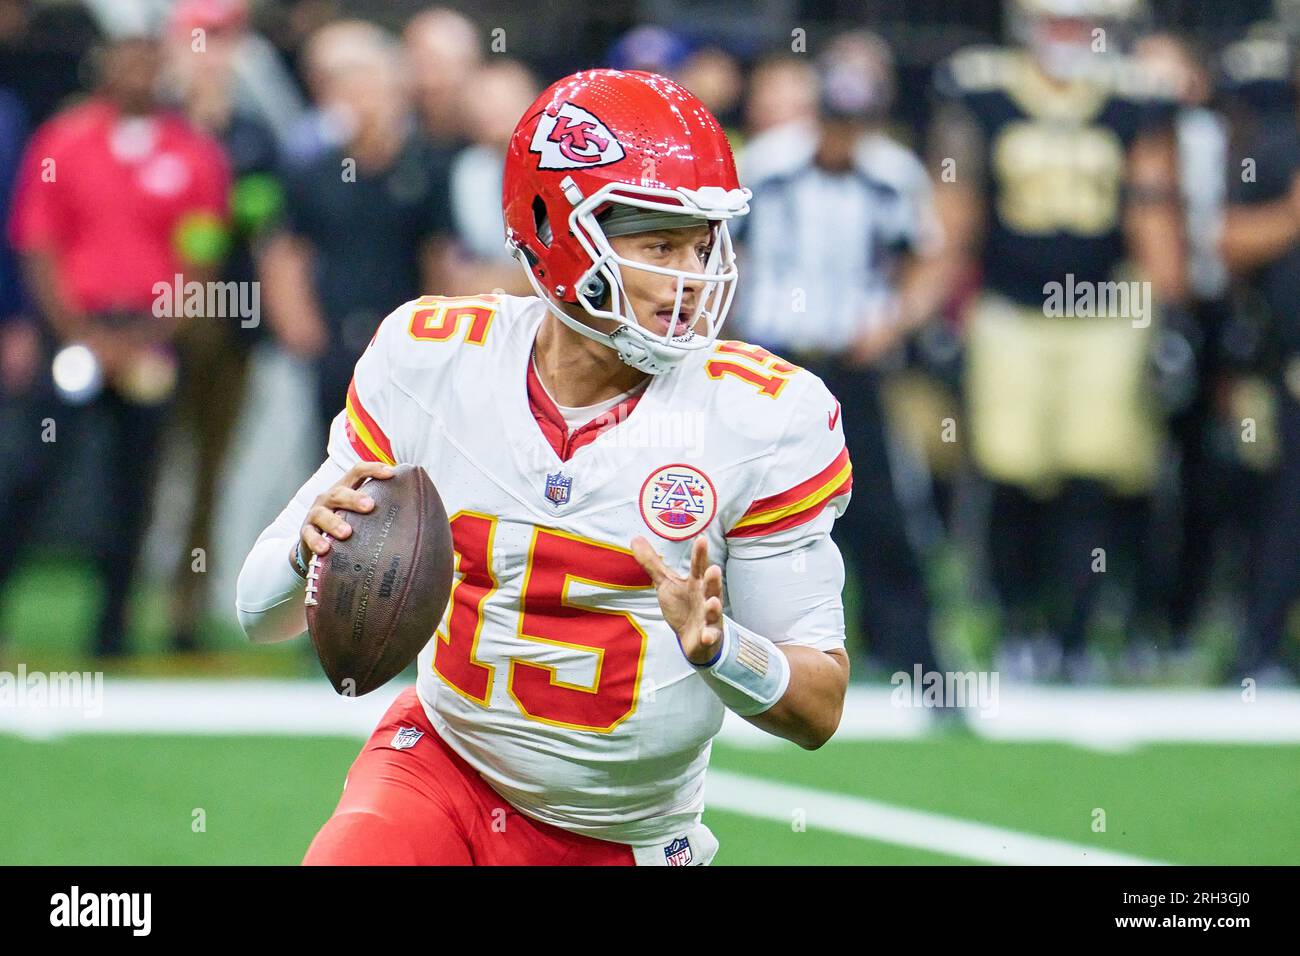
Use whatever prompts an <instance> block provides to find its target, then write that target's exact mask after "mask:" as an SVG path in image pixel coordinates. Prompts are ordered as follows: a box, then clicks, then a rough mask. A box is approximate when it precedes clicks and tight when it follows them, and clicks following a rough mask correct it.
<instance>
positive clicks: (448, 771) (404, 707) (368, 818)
mask: <svg viewBox="0 0 1300 956" xmlns="http://www.w3.org/2000/svg"><path fill="white" fill-rule="evenodd" d="M402 728H407V729H408V730H407V732H406V733H405V734H404V735H403V737H402V739H401V740H397V739H395V738H396V736H397V734H398V732H399V730H400V729H402ZM410 728H414V731H411V730H410ZM415 731H423V736H420V737H418V738H417V737H416V734H415ZM412 739H414V743H411V744H410V746H407V747H403V748H398V747H395V746H394V743H399V742H401V743H410V741H411V740H412ZM302 862H303V865H305V866H318V865H325V866H328V865H385V864H387V865H399V866H403V865H405V866H409V865H435V866H439V865H441V866H446V865H472V864H479V865H488V866H492V865H507V866H517V865H532V866H548V865H605V866H618V865H622V866H631V865H633V858H632V848H631V847H629V846H626V845H625V844H622V843H611V842H609V841H607V840H597V839H594V838H592V837H587V836H580V835H579V834H576V833H570V832H569V831H567V830H562V829H560V828H559V827H555V826H551V825H550V824H547V823H541V822H539V821H537V820H533V819H531V818H529V817H526V816H524V815H523V814H521V813H520V812H519V811H518V810H516V809H515V808H514V807H512V806H511V805H510V804H509V803H508V802H507V801H506V800H504V799H503V798H502V797H501V796H500V795H498V794H497V792H496V791H495V790H493V789H492V788H491V787H490V786H488V785H487V783H486V782H485V781H484V780H483V778H482V777H480V776H479V775H478V773H477V772H476V771H475V770H474V768H472V767H471V766H470V765H469V764H468V763H466V762H465V760H464V759H463V758H462V757H461V756H460V755H459V754H457V753H456V752H455V751H453V750H452V749H451V748H450V747H448V746H447V745H446V744H445V743H444V742H443V740H442V738H441V737H439V736H438V733H437V731H435V730H434V729H433V728H432V727H431V726H430V725H429V721H428V719H427V718H426V717H425V714H424V708H423V707H422V706H421V705H420V701H419V699H418V698H417V697H416V696H415V689H414V688H408V689H407V690H404V691H403V692H402V693H401V694H400V695H399V696H398V698H397V700H395V701H393V705H392V706H391V707H389V708H388V713H386V714H384V718H383V720H381V721H380V722H379V726H378V727H377V728H376V729H375V732H374V733H373V734H372V735H371V736H370V740H369V741H368V742H367V743H366V746H365V747H364V748H363V749H362V751H361V754H360V756H358V757H357V759H356V760H355V761H354V762H353V764H352V769H351V770H349V771H348V776H347V781H346V783H345V784H344V790H343V796H342V798H340V800H339V805H338V807H336V808H335V810H334V815H333V816H332V817H330V818H329V820H327V821H326V822H325V825H324V826H323V827H321V829H320V832H319V833H317V834H316V839H314V840H312V841H311V846H310V847H308V848H307V856H306V857H304V858H303V861H302Z"/></svg>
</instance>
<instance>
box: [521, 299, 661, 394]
mask: <svg viewBox="0 0 1300 956" xmlns="http://www.w3.org/2000/svg"><path fill="white" fill-rule="evenodd" d="M533 354H534V356H535V357H536V361H537V374H538V377H540V378H541V380H542V385H543V386H545V388H546V391H547V392H548V393H549V394H550V396H551V398H553V399H554V400H555V403H556V404H557V405H564V406H567V407H570V408H581V407H583V406H585V405H594V404H596V403H597V402H603V401H605V400H606V399H608V398H613V397H614V396H615V395H619V394H621V393H623V392H626V391H629V390H630V389H633V388H635V387H636V386H637V385H639V384H640V383H641V382H643V381H645V379H647V378H648V377H649V376H648V375H647V374H646V373H645V372H641V371H638V370H637V369H634V368H632V367H631V366H630V365H625V364H623V362H622V360H621V359H619V357H618V355H617V354H616V353H615V352H614V350H613V349H609V348H606V347H605V346H603V345H601V344H600V343H599V342H593V341H591V339H588V338H585V337H584V336H582V335H579V334H578V333H577V332H575V331H573V330H572V329H571V328H569V327H568V326H566V325H565V324H564V323H563V322H561V321H560V320H559V319H557V318H556V317H555V316H553V315H549V314H548V315H547V316H546V318H545V319H543V320H542V325H541V328H539V329H538V330H537V341H536V342H535V343H534V347H533Z"/></svg>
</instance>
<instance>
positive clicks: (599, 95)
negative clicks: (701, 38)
mask: <svg viewBox="0 0 1300 956" xmlns="http://www.w3.org/2000/svg"><path fill="white" fill-rule="evenodd" d="M566 179H572V181H573V184H574V185H575V186H576V187H577V189H578V190H579V191H580V192H581V195H582V196H584V197H585V196H590V195H592V194H593V193H594V192H596V190H598V189H600V188H601V187H603V186H605V185H606V184H609V183H625V184H628V185H632V186H651V187H658V188H664V189H679V188H684V189H692V190H693V189H700V188H704V187H716V188H720V189H723V190H727V191H730V190H733V189H738V188H739V187H740V184H739V182H738V180H737V178H736V163H735V159H734V158H733V157H732V154H731V145H730V144H729V143H728V142H727V137H726V134H725V133H723V131H722V127H721V126H719V125H718V121H717V120H716V119H714V117H713V114H712V113H710V112H709V110H708V108H707V107H705V105H704V104H703V103H701V102H700V101H699V100H698V99H697V98H696V97H695V96H694V94H692V93H690V92H688V91H687V90H686V89H685V88H683V87H682V86H680V85H678V84H677V83H674V82H673V81H672V80H670V79H668V78H667V77H664V76H659V75H658V74H655V73H646V72H643V71H640V70H630V71H624V70H584V71H582V72H580V73H574V74H573V75H572V76H568V77H565V78H564V79H562V80H560V81H558V82H557V83H554V84H552V85H551V86H550V87H549V88H548V89H547V90H546V91H545V92H543V93H542V95H541V96H539V97H538V98H537V100H536V101H535V102H534V103H533V105H532V106H530V107H529V108H528V111H527V112H526V113H525V114H524V116H523V118H522V119H521V120H520V121H519V125H518V126H516V127H515V132H514V135H513V136H512V137H511V140H510V148H509V150H508V152H507V154H506V166H505V175H504V188H503V190H502V206H503V211H504V214H505V223H506V237H507V239H508V241H509V242H510V243H511V244H513V245H514V246H516V247H517V248H520V249H523V250H524V251H525V253H526V256H527V259H528V262H529V265H530V267H531V268H532V271H533V274H534V275H535V276H536V277H537V280H538V282H539V283H540V284H541V286H542V287H543V288H544V289H546V290H547V291H548V292H551V293H553V294H555V296H556V298H557V299H560V300H562V301H567V302H575V301H576V295H577V291H576V288H575V287H576V285H577V282H578V279H579V278H580V277H581V276H582V274H583V273H584V272H585V271H586V270H587V269H589V268H590V267H591V265H592V259H591V257H590V256H589V255H588V254H587V252H586V250H584V249H583V247H582V245H581V244H580V243H579V242H578V241H577V240H576V239H575V238H574V236H573V235H572V233H571V232H570V231H569V225H568V224H569V214H570V212H572V210H573V207H574V205H575V202H576V199H575V198H574V197H572V196H566V195H565V191H564V188H563V187H562V186H561V183H562V182H564V181H565V180H566ZM543 207H544V212H545V217H546V220H548V221H549V223H550V226H551V229H552V231H553V235H552V238H551V242H550V244H549V246H548V245H547V244H545V243H544V242H543V241H542V238H541V237H540V236H539V235H538V234H537V226H538V222H539V219H540V213H541V212H542V211H543ZM687 211H689V206H687V205H686V204H685V203H684V204H683V212H687ZM557 290H562V291H557Z"/></svg>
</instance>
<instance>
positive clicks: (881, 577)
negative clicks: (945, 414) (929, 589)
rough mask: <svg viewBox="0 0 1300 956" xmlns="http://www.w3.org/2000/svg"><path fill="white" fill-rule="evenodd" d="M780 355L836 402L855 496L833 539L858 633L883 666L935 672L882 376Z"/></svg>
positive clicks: (830, 360)
mask: <svg viewBox="0 0 1300 956" xmlns="http://www.w3.org/2000/svg"><path fill="white" fill-rule="evenodd" d="M785 357H787V358H788V359H789V360H790V361H792V362H794V363H796V364H797V365H800V366H802V367H803V368H806V369H807V370H808V371H810V372H812V373H814V374H815V375H817V376H818V377H820V378H821V380H822V381H823V382H825V383H826V387H827V388H829V389H830V391H831V394H832V395H834V396H835V397H836V398H837V399H839V402H840V408H841V414H842V419H843V428H844V440H845V444H846V445H847V446H848V451H849V457H850V458H851V459H852V462H853V496H852V498H851V499H850V501H849V507H848V510H847V511H846V512H845V513H844V515H843V516H842V517H840V518H839V519H838V520H837V521H836V522H835V526H834V530H833V531H832V537H833V538H834V539H835V543H836V544H837V545H838V546H839V548H840V550H841V552H843V553H844V554H845V555H846V556H847V557H848V559H849V561H850V562H851V563H852V567H851V569H850V573H852V574H854V576H855V579H856V582H857V591H858V605H859V617H858V625H859V631H860V633H861V635H862V637H863V639H864V640H865V642H866V645H867V648H868V650H869V652H870V653H871V654H872V655H873V656H874V657H876V658H878V659H879V660H880V661H882V662H883V663H884V664H886V665H887V666H889V667H894V668H898V669H900V670H905V671H907V672H908V673H909V674H910V673H911V671H912V668H913V666H914V665H916V664H920V665H921V666H922V669H923V670H924V671H931V670H938V669H939V662H938V658H937V656H936V654H935V650H934V640H933V634H932V631H931V626H930V602H929V599H928V597H927V596H926V590H925V579H924V577H923V575H922V573H921V565H920V561H919V559H918V557H917V554H916V550H915V548H914V547H913V546H912V542H911V540H910V539H909V538H908V536H907V530H906V522H905V519H904V516H903V507H902V504H901V503H900V502H899V500H898V495H897V494H896V493H895V491H894V480H893V472H892V467H891V464H890V460H889V439H888V431H887V428H888V425H887V422H886V420H885V409H884V403H883V401H882V399H881V394H880V391H881V375H880V373H879V372H878V371H876V370H875V369H872V368H870V367H862V366H854V365H850V364H848V363H847V362H845V361H843V360H842V359H840V358H838V357H836V356H812V355H799V354H793V355H792V354H789V353H788V352H787V353H786V356H785Z"/></svg>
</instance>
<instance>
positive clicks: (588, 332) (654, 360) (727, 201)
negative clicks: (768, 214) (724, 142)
mask: <svg viewBox="0 0 1300 956" xmlns="http://www.w3.org/2000/svg"><path fill="white" fill-rule="evenodd" d="M562 185H563V186H564V191H565V196H567V197H568V199H569V201H570V202H572V203H573V204H574V206H573V211H572V212H571V213H570V214H569V229H570V230H571V231H572V232H573V234H574V236H576V237H577V239H578V242H579V243H580V244H581V245H582V247H583V249H584V250H585V251H586V253H587V254H588V255H589V256H590V257H591V260H592V264H591V268H589V269H588V270H587V271H586V272H584V273H583V275H582V277H581V278H580V279H579V280H578V292H579V294H578V297H577V298H578V303H579V304H580V305H581V306H582V308H583V310H584V311H585V312H586V313H587V314H588V315H590V316H592V317H593V318H600V319H610V320H612V321H614V322H617V323H618V326H619V327H618V328H617V329H615V330H614V331H613V332H611V333H605V332H600V331H598V330H596V329H593V328H592V327H591V326H589V325H587V324H586V323H585V322H582V321H580V320H578V319H576V318H574V317H573V316H571V315H569V314H568V313H567V312H565V311H564V310H563V309H562V308H560V307H559V305H558V304H557V303H556V301H555V299H554V298H552V296H550V295H548V294H547V293H546V291H545V290H543V289H542V287H541V283H539V282H538V280H537V278H536V276H534V275H533V271H532V269H530V268H528V264H527V262H526V261H525V260H524V259H523V253H522V250H518V249H517V250H516V253H517V255H518V256H519V257H520V260H521V261H522V262H523V263H524V268H525V271H526V272H527V274H528V279H529V282H531V283H532V286H533V290H534V291H535V292H536V293H537V295H538V296H539V297H540V298H541V299H542V300H543V301H545V302H546V304H547V308H549V309H550V311H551V313H552V314H553V315H555V317H556V318H558V319H559V320H560V321H561V322H563V323H564V324H565V325H567V326H568V327H569V328H571V329H573V330H574V331H575V332H578V333H579V334H580V335H584V336H586V337H587V338H589V339H592V340H594V341H596V342H600V343H601V344H602V345H605V346H607V347H609V348H611V349H613V350H614V351H615V352H617V353H618V356H619V358H620V359H622V360H623V361H624V362H625V363H626V364H628V365H630V366H632V367H633V368H636V369H640V370H641V371H643V372H648V373H650V374H652V375H658V374H660V373H662V372H666V371H668V370H669V369H671V368H673V367H674V366H676V365H677V364H678V363H679V362H681V361H682V360H683V359H684V358H686V356H688V355H690V354H691V353H693V352H696V351H699V350H701V349H707V348H710V347H711V346H712V345H713V343H714V342H715V341H716V340H717V337H718V331H719V330H720V329H721V328H722V323H723V322H724V321H725V320H726V317H727V312H728V311H729V310H730V308H731V300H732V298H733V296H734V295H735V292H736V278H737V275H738V273H737V270H736V253H735V249H734V247H733V246H732V243H731V235H730V233H729V232H728V230H727V220H729V219H735V218H738V217H740V216H743V215H745V214H746V213H748V212H749V199H750V195H751V194H750V191H749V190H748V189H743V188H742V189H731V190H726V189H723V188H721V187H720V186H706V187H703V188H701V189H685V188H681V187H679V188H676V189H668V188H664V187H656V186H638V185H632V184H629V183H606V184H605V185H604V186H602V187H601V188H600V189H598V190H596V191H595V192H594V193H592V194H591V195H590V196H585V197H584V196H583V195H582V194H581V192H579V190H578V187H577V186H576V184H574V182H573V180H571V179H566V180H565V181H564V183H563V184H562ZM606 203H621V204H624V205H628V206H636V207H639V208H641V209H648V210H654V211H657V212H662V213H674V214H677V215H682V216H688V217H690V218H692V219H698V220H701V221H703V222H708V223H710V224H711V225H713V226H714V227H715V235H714V237H713V242H712V244H711V248H710V250H709V258H708V261H707V262H706V263H705V266H704V271H703V272H690V271H687V270H683V269H669V268H667V267H664V266H656V265H651V264H650V263H646V262H638V261H636V260H634V259H628V258H627V257H625V256H620V255H619V254H618V253H617V252H615V251H614V248H613V246H612V245H610V241H609V237H608V236H606V235H605V231H604V229H602V228H601V225H600V223H599V222H597V221H596V215H595V211H596V210H597V209H598V208H600V207H601V206H603V205H604V204H606ZM623 269H641V270H643V271H646V272H653V273H656V274H659V275H669V276H673V277H675V278H676V279H677V290H676V293H675V297H674V301H673V310H672V316H673V318H672V320H671V321H670V322H669V323H668V328H667V329H665V330H664V331H663V332H662V333H658V332H654V331H652V330H650V329H648V328H646V327H644V326H643V325H641V324H640V323H639V322H638V321H637V317H636V313H635V311H634V310H633V308H632V304H631V303H630V302H629V301H628V297H627V291H626V290H625V289H624V287H623V276H622V270H623ZM602 279H603V280H604V283H603V284H604V286H605V288H606V289H608V290H609V308H607V309H602V308H598V307H597V305H595V304H593V303H592V301H591V300H590V298H589V296H588V295H584V294H583V293H584V292H586V293H589V294H590V295H591V296H592V297H594V293H595V292H596V291H597V290H599V289H600V287H601V281H600V280H602ZM688 282H699V283H701V284H702V289H701V290H700V293H699V295H698V296H697V297H696V303H695V310H694V311H693V312H692V314H691V316H690V318H689V319H688V320H687V322H686V331H685V332H682V333H679V334H676V335H674V334H673V333H674V329H675V328H676V327H677V320H676V316H677V315H678V314H679V313H680V310H681V305H682V297H683V294H684V292H685V289H686V283H688ZM554 292H555V294H556V295H557V296H561V295H564V294H565V293H566V292H567V290H565V289H563V288H562V287H561V288H557V289H555V290H554ZM701 321H703V323H704V327H703V329H700V328H699V326H700V323H701Z"/></svg>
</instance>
